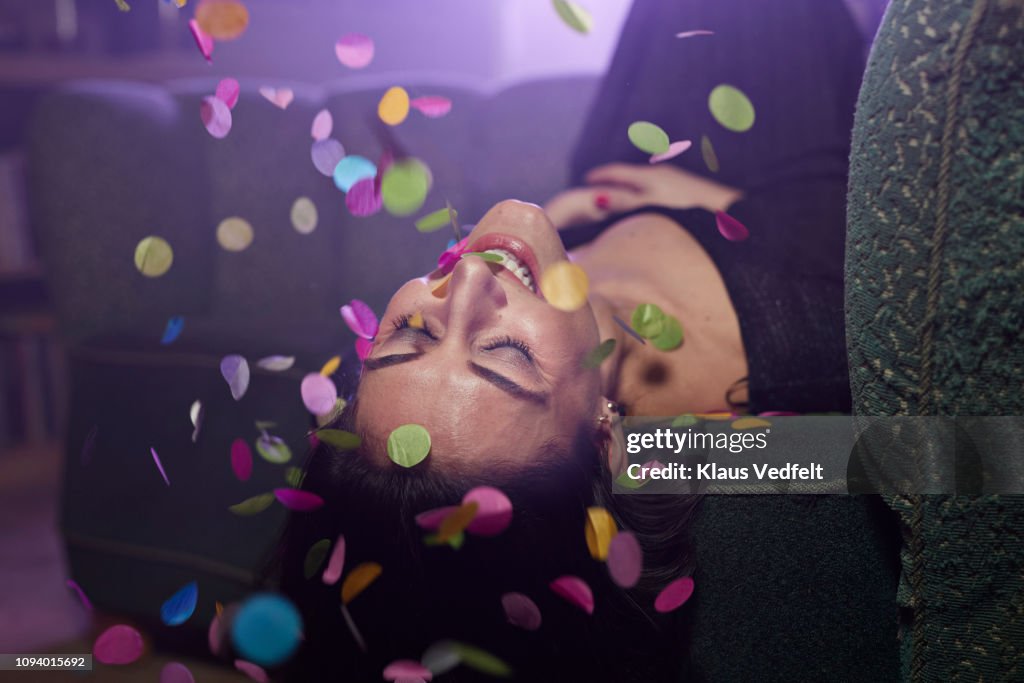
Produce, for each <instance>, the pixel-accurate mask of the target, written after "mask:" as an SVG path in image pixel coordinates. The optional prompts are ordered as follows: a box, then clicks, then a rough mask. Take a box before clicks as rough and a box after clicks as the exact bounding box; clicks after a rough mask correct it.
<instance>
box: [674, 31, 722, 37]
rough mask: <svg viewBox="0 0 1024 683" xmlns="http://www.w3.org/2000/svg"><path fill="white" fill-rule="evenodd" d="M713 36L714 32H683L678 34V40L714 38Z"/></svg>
mask: <svg viewBox="0 0 1024 683" xmlns="http://www.w3.org/2000/svg"><path fill="white" fill-rule="evenodd" d="M713 35H715V32H714V31H705V30H697V31H682V32H681V33H677V34H676V38H693V37H695V36H713Z"/></svg>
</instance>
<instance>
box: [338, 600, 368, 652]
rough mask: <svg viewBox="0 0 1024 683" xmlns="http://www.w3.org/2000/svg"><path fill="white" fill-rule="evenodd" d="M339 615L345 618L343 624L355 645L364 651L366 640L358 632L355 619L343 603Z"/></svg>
mask: <svg viewBox="0 0 1024 683" xmlns="http://www.w3.org/2000/svg"><path fill="white" fill-rule="evenodd" d="M341 616H342V617H344V618H345V626H347V627H348V632H349V633H351V634H352V639H353V640H355V641H356V645H358V646H359V649H360V650H362V651H363V652H366V640H365V639H364V638H363V634H362V633H360V632H359V627H358V626H356V622H355V620H354V619H353V618H352V615H351V614H349V612H348V607H346V606H345V605H342V606H341Z"/></svg>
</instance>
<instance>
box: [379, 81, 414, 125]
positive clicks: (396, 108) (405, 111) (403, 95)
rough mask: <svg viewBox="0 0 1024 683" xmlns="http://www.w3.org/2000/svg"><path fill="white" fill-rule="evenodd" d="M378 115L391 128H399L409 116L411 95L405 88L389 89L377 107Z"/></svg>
mask: <svg viewBox="0 0 1024 683" xmlns="http://www.w3.org/2000/svg"><path fill="white" fill-rule="evenodd" d="M377 115H378V116H380V120H381V121H383V122H384V123H386V124H388V125H389V126H397V125H398V124H400V123H401V122H402V121H405V118H406V117H407V116H408V115H409V93H407V92H406V91H405V88H399V87H398V86H395V87H394V88H389V89H388V91H387V92H386V93H384V97H382V98H380V104H378V105H377Z"/></svg>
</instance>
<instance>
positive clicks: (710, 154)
mask: <svg viewBox="0 0 1024 683" xmlns="http://www.w3.org/2000/svg"><path fill="white" fill-rule="evenodd" d="M700 155H701V157H702V158H703V159H704V165H705V166H707V167H708V170H709V171H711V172H712V173H718V169H719V168H720V167H719V165H718V155H717V154H715V147H714V145H712V144H711V138H709V137H708V136H707V135H701V136H700Z"/></svg>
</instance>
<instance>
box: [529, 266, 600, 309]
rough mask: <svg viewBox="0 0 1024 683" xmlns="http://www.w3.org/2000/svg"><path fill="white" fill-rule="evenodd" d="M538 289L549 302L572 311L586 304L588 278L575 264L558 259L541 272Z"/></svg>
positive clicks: (588, 285)
mask: <svg viewBox="0 0 1024 683" xmlns="http://www.w3.org/2000/svg"><path fill="white" fill-rule="evenodd" d="M540 290H541V292H542V293H543V294H544V299H545V300H546V301H547V302H548V303H549V304H551V305H552V306H554V307H555V308H557V309H558V310H560V311H565V312H572V311H576V310H579V309H580V308H583V307H584V306H585V305H586V304H587V295H588V294H589V292H590V280H589V279H588V278H587V273H586V271H585V270H583V268H581V267H580V266H578V265H577V264H575V263H571V262H569V261H558V262H556V263H553V264H551V265H550V266H548V267H547V268H546V269H545V270H544V272H543V273H541V276H540Z"/></svg>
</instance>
